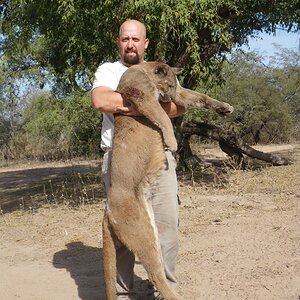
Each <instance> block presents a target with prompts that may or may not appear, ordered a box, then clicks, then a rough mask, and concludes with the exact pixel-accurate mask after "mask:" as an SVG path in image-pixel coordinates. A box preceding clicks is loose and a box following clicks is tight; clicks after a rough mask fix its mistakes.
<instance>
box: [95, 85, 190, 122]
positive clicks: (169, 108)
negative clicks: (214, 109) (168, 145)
mask: <svg viewBox="0 0 300 300" xmlns="http://www.w3.org/2000/svg"><path fill="white" fill-rule="evenodd" d="M92 104H93V107H94V108H95V109H96V110H98V111H100V112H106V113H122V114H124V115H127V116H140V115H141V114H140V113H139V112H138V111H137V110H136V109H135V108H134V106H133V105H131V103H129V102H127V101H126V100H124V99H123V98H122V96H121V94H119V93H117V92H115V91H114V90H112V89H111V88H109V87H104V86H102V87H97V88H95V89H93V90H92ZM161 106H162V107H163V109H164V110H165V112H166V113H167V114H168V116H169V117H170V118H174V117H177V116H180V115H182V114H183V113H184V112H185V108H184V107H183V106H180V105H177V104H175V103H174V102H161Z"/></svg>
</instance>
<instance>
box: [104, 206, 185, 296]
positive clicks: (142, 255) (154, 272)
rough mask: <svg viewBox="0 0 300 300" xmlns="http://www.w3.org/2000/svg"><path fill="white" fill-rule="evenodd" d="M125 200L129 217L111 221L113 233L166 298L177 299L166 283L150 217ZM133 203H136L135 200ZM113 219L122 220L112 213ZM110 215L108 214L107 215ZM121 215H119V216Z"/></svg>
mask: <svg viewBox="0 0 300 300" xmlns="http://www.w3.org/2000/svg"><path fill="white" fill-rule="evenodd" d="M133 202H135V201H134V200H133V201H126V204H127V205H126V211H130V212H131V213H130V218H125V220H124V216H123V221H122V222H111V223H110V224H111V226H112V227H113V230H114V233H115V234H116V236H117V237H118V239H119V240H120V241H121V242H122V243H124V244H125V245H126V246H127V247H128V248H129V249H130V250H131V251H132V252H133V253H135V254H136V255H137V256H138V257H139V259H140V261H141V263H142V264H143V266H144V268H145V269H146V271H147V274H148V277H149V279H150V281H151V282H152V283H153V284H154V285H155V287H156V288H157V289H158V291H159V292H160V293H161V294H162V296H163V297H164V299H166V300H179V299H181V298H180V296H179V295H178V294H177V293H176V292H175V291H174V290H173V289H172V288H171V287H170V286H169V285H168V283H167V280H166V276H165V273H164V268H163V264H162V260H161V254H160V245H159V242H158V238H157V235H156V233H155V230H154V228H153V225H152V224H151V220H150V217H149V215H148V213H147V211H146V209H145V208H144V207H143V208H141V210H142V211H141V210H140V211H138V209H137V208H136V207H133V206H134V205H132V207H128V206H131V205H128V203H133ZM135 205H137V203H136V202H135ZM112 216H113V218H114V219H115V220H122V218H119V217H118V216H116V215H115V214H114V213H113V214H112ZM109 217H110V216H109ZM120 217H121V216H120Z"/></svg>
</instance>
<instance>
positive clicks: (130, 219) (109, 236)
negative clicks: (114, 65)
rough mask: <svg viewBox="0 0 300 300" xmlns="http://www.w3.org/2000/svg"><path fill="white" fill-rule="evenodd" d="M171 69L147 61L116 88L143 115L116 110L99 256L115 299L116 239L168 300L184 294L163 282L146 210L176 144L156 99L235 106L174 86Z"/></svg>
mask: <svg viewBox="0 0 300 300" xmlns="http://www.w3.org/2000/svg"><path fill="white" fill-rule="evenodd" d="M176 72H177V70H176V69H175V68H171V67H169V66H168V65H166V64H164V63H159V62H147V63H142V64H139V65H135V66H132V67H130V68H129V69H128V70H127V71H126V72H125V73H124V74H123V76H122V77H121V80H120V83H119V86H118V89H117V91H118V92H120V93H121V94H122V96H123V98H125V99H126V100H127V101H130V102H131V103H133V104H134V105H135V106H136V108H137V109H138V111H140V112H141V113H142V114H143V115H144V116H142V117H128V116H124V115H115V132H114V139H113V152H112V161H111V187H110V192H109V195H108V205H107V209H106V213H105V216H104V220H103V257H104V275H105V285H106V295H107V299H108V300H114V299H115V298H116V288H115V285H116V257H115V256H116V249H115V243H114V241H116V239H119V240H120V241H121V242H122V243H123V244H125V245H126V246H127V247H128V248H129V249H130V250H131V251H133V252H134V253H135V254H136V255H137V256H138V257H139V259H140V261H141V263H142V264H143V266H144V267H145V269H146V271H147V274H148V277H149V279H150V281H151V282H152V283H153V284H154V285H155V287H156V288H157V289H158V290H159V292H160V293H161V294H162V296H163V297H164V299H166V300H178V299H182V298H181V297H180V296H179V295H178V294H177V293H176V292H175V291H174V290H173V289H172V288H171V287H170V286H169V285H168V283H167V280H166V277H165V273H164V268H163V263H162V260H161V253H160V245H159V241H158V238H157V234H156V231H155V228H154V227H153V224H152V222H151V218H150V215H149V213H148V210H147V199H146V196H145V195H146V194H147V189H148V187H150V186H151V185H153V184H154V183H155V181H156V180H157V178H158V177H159V175H160V174H161V173H162V171H163V170H164V168H165V164H166V157H165V147H168V148H169V149H170V150H171V151H175V150H176V148H177V143H176V139H175V136H174V132H173V127H172V123H171V121H170V119H169V117H168V116H167V114H166V113H165V111H164V110H163V109H162V107H161V105H160V103H159V100H161V101H171V100H172V101H174V102H176V103H178V104H180V105H183V106H185V107H198V108H207V109H212V110H215V111H216V112H218V113H224V114H225V113H230V112H232V111H233V108H232V107H231V106H230V105H229V104H227V103H224V102H220V101H217V100H215V99H212V98H210V97H208V96H207V95H204V94H200V93H197V92H194V91H191V90H188V89H184V88H182V87H180V86H178V85H177V80H176Z"/></svg>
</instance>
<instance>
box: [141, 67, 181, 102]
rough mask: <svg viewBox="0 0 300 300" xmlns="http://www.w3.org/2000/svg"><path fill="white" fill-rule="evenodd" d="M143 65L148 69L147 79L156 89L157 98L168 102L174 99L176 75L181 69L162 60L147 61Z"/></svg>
mask: <svg viewBox="0 0 300 300" xmlns="http://www.w3.org/2000/svg"><path fill="white" fill-rule="evenodd" d="M145 67H146V68H147V69H148V70H147V71H148V72H147V73H148V76H149V79H150V80H151V81H152V82H153V83H154V84H155V86H156V88H157V90H158V93H159V100H160V101H163V102H169V101H171V100H172V99H175V96H176V88H177V78H176V75H178V74H180V73H181V72H182V69H180V68H172V67H170V66H168V65H167V64H165V63H163V62H147V63H145Z"/></svg>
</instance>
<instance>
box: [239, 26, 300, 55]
mask: <svg viewBox="0 0 300 300" xmlns="http://www.w3.org/2000/svg"><path fill="white" fill-rule="evenodd" d="M299 39H300V33H291V32H289V33H288V32H286V31H284V30H277V31H276V35H269V34H267V33H260V34H259V38H251V39H249V46H243V47H242V49H243V50H245V51H258V52H259V54H261V55H266V56H272V55H274V54H275V52H276V45H274V44H278V45H280V46H281V47H283V48H288V49H290V50H294V51H300V41H299Z"/></svg>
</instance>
